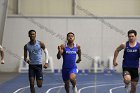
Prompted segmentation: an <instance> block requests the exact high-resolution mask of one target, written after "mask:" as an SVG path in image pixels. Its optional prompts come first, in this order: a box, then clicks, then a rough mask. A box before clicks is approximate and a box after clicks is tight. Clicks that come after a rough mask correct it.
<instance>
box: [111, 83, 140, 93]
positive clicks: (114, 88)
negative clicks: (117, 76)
mask: <svg viewBox="0 0 140 93" xmlns="http://www.w3.org/2000/svg"><path fill="white" fill-rule="evenodd" d="M139 85H140V84H138V86H139ZM122 87H124V86H118V87H113V88H111V89H110V90H109V93H112V91H113V90H116V89H118V88H122Z"/></svg>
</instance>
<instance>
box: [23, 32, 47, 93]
mask: <svg viewBox="0 0 140 93" xmlns="http://www.w3.org/2000/svg"><path fill="white" fill-rule="evenodd" d="M28 35H29V38H30V41H29V42H28V43H27V44H26V45H25V46H24V61H25V62H27V63H28V64H29V81H30V91H31V93H35V88H34V82H35V80H36V82H37V86H38V87H39V88H41V87H42V82H43V73H42V50H43V51H44V53H45V65H44V68H47V67H48V51H47V49H46V48H45V44H44V43H43V42H41V41H38V40H36V31H35V30H30V31H29V32H28ZM27 52H28V53H27ZM27 54H29V59H28V58H27V56H28V55H27Z"/></svg>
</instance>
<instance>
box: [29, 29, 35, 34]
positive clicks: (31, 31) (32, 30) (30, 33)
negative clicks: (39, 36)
mask: <svg viewBox="0 0 140 93" xmlns="http://www.w3.org/2000/svg"><path fill="white" fill-rule="evenodd" d="M31 32H35V33H36V31H35V30H29V32H28V35H30V34H31Z"/></svg>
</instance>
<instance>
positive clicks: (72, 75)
mask: <svg viewBox="0 0 140 93" xmlns="http://www.w3.org/2000/svg"><path fill="white" fill-rule="evenodd" d="M75 79H76V75H75V74H73V73H72V74H70V80H71V81H73V80H75Z"/></svg>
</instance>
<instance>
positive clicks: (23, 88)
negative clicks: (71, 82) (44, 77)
mask: <svg viewBox="0 0 140 93" xmlns="http://www.w3.org/2000/svg"><path fill="white" fill-rule="evenodd" d="M58 84H63V83H55V84H45V85H43V86H50V85H58ZM35 87H37V86H36V85H35ZM27 88H30V86H25V87H22V88H19V89H17V90H16V91H14V92H13V93H18V92H19V91H21V90H25V89H27Z"/></svg>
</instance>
